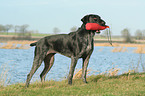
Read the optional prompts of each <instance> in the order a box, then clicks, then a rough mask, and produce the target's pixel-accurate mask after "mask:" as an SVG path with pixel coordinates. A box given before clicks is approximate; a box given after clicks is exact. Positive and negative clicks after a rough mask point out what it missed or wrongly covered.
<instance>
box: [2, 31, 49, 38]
mask: <svg viewBox="0 0 145 96" xmlns="http://www.w3.org/2000/svg"><path fill="white" fill-rule="evenodd" d="M0 35H8V36H10V35H13V36H17V35H18V33H13V32H10V33H8V34H7V33H6V32H0ZM49 35H50V34H42V33H31V36H35V37H44V36H49Z"/></svg>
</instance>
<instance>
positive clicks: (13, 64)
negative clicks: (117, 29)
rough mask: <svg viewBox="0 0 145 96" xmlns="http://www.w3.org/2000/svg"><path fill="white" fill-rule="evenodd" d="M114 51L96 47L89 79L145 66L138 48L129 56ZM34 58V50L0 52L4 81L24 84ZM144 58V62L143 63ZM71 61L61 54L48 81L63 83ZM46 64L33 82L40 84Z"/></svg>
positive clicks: (56, 56) (131, 50)
mask: <svg viewBox="0 0 145 96" xmlns="http://www.w3.org/2000/svg"><path fill="white" fill-rule="evenodd" d="M113 49H114V47H95V48H94V51H93V54H92V56H91V58H90V62H89V66H88V69H90V70H91V71H90V72H89V74H88V75H92V74H95V75H97V74H99V73H102V72H105V71H108V70H109V69H111V68H113V67H115V68H119V69H120V70H119V73H118V74H122V73H125V72H128V71H129V70H132V69H134V68H135V67H137V65H138V64H139V63H142V64H144V65H145V59H144V58H145V54H137V53H134V52H133V51H134V50H135V49H136V47H127V51H126V52H112V51H111V50H113ZM33 57H34V47H31V48H30V49H27V50H25V49H0V75H4V76H6V77H4V76H1V77H0V78H6V82H7V84H14V83H24V82H25V80H26V77H27V74H28V73H29V72H30V70H31V67H32V63H33ZM140 57H142V60H141V61H140ZM70 63H71V60H70V58H68V57H65V56H63V55H60V54H56V55H55V62H54V65H53V67H52V68H51V70H50V71H49V73H48V74H47V76H46V80H56V81H58V80H63V79H64V78H66V77H67V75H68V73H69V66H70ZM81 66H82V60H81V59H80V60H79V61H78V64H77V66H76V70H79V69H81ZM43 67H44V63H42V65H41V67H40V68H39V69H38V70H37V72H36V73H35V74H34V76H33V78H32V80H31V82H34V81H36V80H40V77H39V75H40V73H41V72H42V70H43ZM138 69H139V70H138V71H139V72H142V71H143V70H142V66H141V64H139V67H138Z"/></svg>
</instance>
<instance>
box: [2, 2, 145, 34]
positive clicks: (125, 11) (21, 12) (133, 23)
mask: <svg viewBox="0 0 145 96" xmlns="http://www.w3.org/2000/svg"><path fill="white" fill-rule="evenodd" d="M88 14H97V15H99V16H100V17H101V18H102V19H103V20H104V21H106V24H107V25H109V26H110V27H111V30H112V34H113V35H120V34H121V31H122V30H123V29H124V28H128V29H129V31H130V33H131V34H132V35H134V34H135V31H136V30H138V29H139V30H145V0H0V24H2V25H6V24H13V25H23V24H28V25H29V30H38V31H39V33H48V34H49V33H53V28H54V27H57V28H59V29H60V30H61V33H69V32H70V29H71V28H72V27H73V26H77V27H80V26H81V24H82V22H81V18H83V16H85V15H88Z"/></svg>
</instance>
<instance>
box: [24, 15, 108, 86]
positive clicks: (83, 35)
mask: <svg viewBox="0 0 145 96" xmlns="http://www.w3.org/2000/svg"><path fill="white" fill-rule="evenodd" d="M81 21H82V22H83V24H82V25H81V27H80V28H78V30H77V31H75V32H70V33H69V34H58V35H51V36H46V37H44V38H42V39H40V40H39V41H38V42H35V43H31V44H30V46H36V47H35V52H34V61H33V66H32V69H31V71H30V73H29V74H28V75H27V80H26V87H28V86H29V83H30V80H31V78H32V76H33V75H34V73H35V72H36V70H37V69H38V68H39V67H40V65H41V63H42V62H43V61H44V64H45V67H44V69H43V71H42V73H41V74H40V78H41V81H42V82H44V81H45V77H46V74H47V73H48V72H49V70H50V69H51V67H52V65H53V63H54V55H55V54H56V53H60V54H62V55H64V56H67V57H69V58H71V66H70V71H69V75H68V84H72V78H73V74H74V70H75V67H76V64H77V61H78V59H79V58H82V60H83V64H82V79H83V82H85V83H87V81H86V73H87V67H88V63H89V59H90V56H91V54H92V52H93V49H94V39H93V37H94V35H95V33H96V30H86V29H85V25H86V24H87V23H97V24H99V25H101V26H105V21H104V20H102V19H101V17H100V16H99V15H95V14H89V15H86V16H84V17H83V18H82V19H81ZM98 31H99V30H97V32H98Z"/></svg>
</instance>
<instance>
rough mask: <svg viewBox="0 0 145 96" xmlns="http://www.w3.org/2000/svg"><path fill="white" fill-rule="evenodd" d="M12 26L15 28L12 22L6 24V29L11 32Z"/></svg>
mask: <svg viewBox="0 0 145 96" xmlns="http://www.w3.org/2000/svg"><path fill="white" fill-rule="evenodd" d="M12 28H13V25H12V24H7V25H5V30H6V32H7V34H8V32H9V30H11V29H12Z"/></svg>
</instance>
